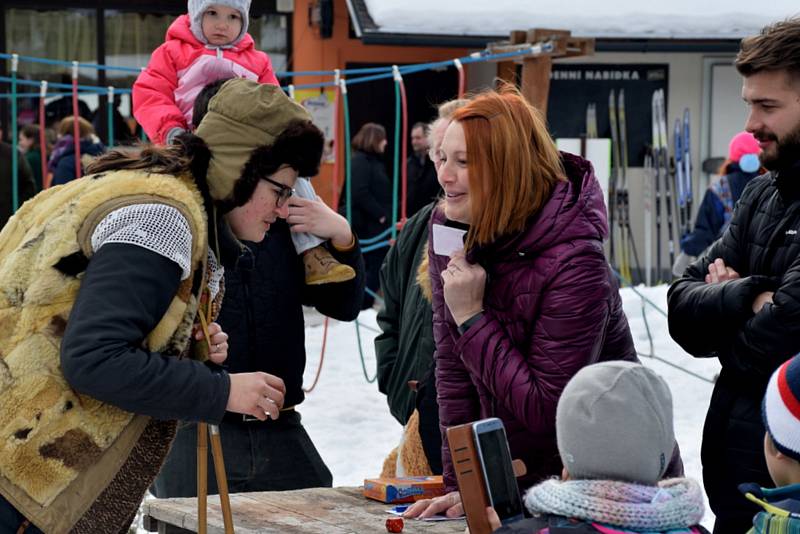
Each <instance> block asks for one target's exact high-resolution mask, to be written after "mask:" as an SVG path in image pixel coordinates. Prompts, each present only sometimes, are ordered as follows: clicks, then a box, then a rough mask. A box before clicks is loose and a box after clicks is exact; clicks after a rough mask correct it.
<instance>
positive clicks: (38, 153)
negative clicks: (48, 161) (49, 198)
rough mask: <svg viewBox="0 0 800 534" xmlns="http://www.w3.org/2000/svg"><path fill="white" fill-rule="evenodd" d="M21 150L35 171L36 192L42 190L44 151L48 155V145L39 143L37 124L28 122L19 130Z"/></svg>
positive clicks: (31, 168)
mask: <svg viewBox="0 0 800 534" xmlns="http://www.w3.org/2000/svg"><path fill="white" fill-rule="evenodd" d="M17 146H19V149H20V151H22V153H23V154H25V161H27V162H28V167H29V168H30V170H31V172H32V173H33V181H34V184H35V186H36V192H39V191H41V190H42V184H43V181H42V152H43V151H44V153H45V157H47V153H48V151H47V147H44V148H42V146H41V144H40V143H39V126H37V125H35V124H26V125H25V126H23V127H22V129H21V130H20V131H19V140H18V141H17Z"/></svg>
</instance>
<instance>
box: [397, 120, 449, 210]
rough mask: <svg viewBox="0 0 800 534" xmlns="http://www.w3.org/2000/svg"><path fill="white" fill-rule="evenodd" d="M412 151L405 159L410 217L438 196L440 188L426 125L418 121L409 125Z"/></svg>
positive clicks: (407, 207)
mask: <svg viewBox="0 0 800 534" xmlns="http://www.w3.org/2000/svg"><path fill="white" fill-rule="evenodd" d="M411 148H412V150H413V153H412V154H411V155H410V156H408V160H407V161H406V176H407V184H408V185H407V195H408V196H407V199H406V216H407V217H411V216H412V215H414V214H415V213H417V212H418V211H419V210H420V209H422V207H423V206H426V205H428V204H430V202H431V201H432V200H434V199H436V198H438V197H439V195H440V194H441V192H442V188H441V187H440V186H439V181H438V180H437V179H436V168H435V167H434V165H433V161H431V158H430V157H428V156H429V152H430V145H429V144H428V125H427V124H425V123H423V122H418V123H416V124H414V126H412V127H411Z"/></svg>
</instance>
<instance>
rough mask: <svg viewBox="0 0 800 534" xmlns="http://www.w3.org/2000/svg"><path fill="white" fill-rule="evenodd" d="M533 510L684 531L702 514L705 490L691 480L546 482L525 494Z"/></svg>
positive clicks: (625, 525)
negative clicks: (646, 483) (649, 484)
mask: <svg viewBox="0 0 800 534" xmlns="http://www.w3.org/2000/svg"><path fill="white" fill-rule="evenodd" d="M525 506H526V507H527V508H528V510H530V512H531V513H534V514H541V513H544V514H552V515H559V516H563V517H571V518H576V519H581V520H584V521H591V522H597V523H602V524H606V525H614V526H618V527H623V528H626V529H630V530H636V531H648V532H653V531H655V532H663V531H668V530H673V529H685V528H687V527H689V526H692V525H696V524H698V523H699V522H700V520H701V519H702V518H703V513H704V511H705V510H704V504H703V492H702V490H701V489H700V485H699V484H698V483H697V482H695V481H694V480H692V479H689V478H673V479H669V480H663V481H661V482H660V483H659V485H658V486H642V485H638V484H632V483H628V482H617V481H613V480H568V481H563V482H562V481H559V480H556V479H551V480H546V481H544V482H542V483H541V484H538V485H536V486H533V487H532V488H530V489H529V490H528V491H527V493H526V494H525Z"/></svg>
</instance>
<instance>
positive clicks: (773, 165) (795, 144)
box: [755, 125, 800, 171]
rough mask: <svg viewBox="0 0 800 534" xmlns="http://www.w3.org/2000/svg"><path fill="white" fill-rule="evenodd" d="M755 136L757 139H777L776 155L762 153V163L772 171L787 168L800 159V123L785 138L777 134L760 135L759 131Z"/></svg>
mask: <svg viewBox="0 0 800 534" xmlns="http://www.w3.org/2000/svg"><path fill="white" fill-rule="evenodd" d="M755 136H756V138H757V139H763V138H768V139H773V140H775V141H776V143H775V150H776V152H777V153H776V154H775V155H774V156H766V155H765V154H764V153H763V152H762V153H761V156H760V158H761V165H763V166H764V168H766V169H769V170H771V171H776V170H780V169H786V168H788V167H791V166H792V165H794V164H795V162H797V160H798V159H800V125H798V126H797V127H796V128H795V129H794V130H792V131H791V132H789V133H788V134H786V136H785V137H784V138H783V139H777V138H776V137H775V135H767V136H759V134H758V133H755Z"/></svg>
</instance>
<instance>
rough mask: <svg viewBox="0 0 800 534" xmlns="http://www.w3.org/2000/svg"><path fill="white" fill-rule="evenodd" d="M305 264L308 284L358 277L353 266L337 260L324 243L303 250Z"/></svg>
mask: <svg viewBox="0 0 800 534" xmlns="http://www.w3.org/2000/svg"><path fill="white" fill-rule="evenodd" d="M303 264H304V265H305V268H306V285H309V286H316V285H320V284H333V283H336V282H347V281H348V280H352V279H353V278H355V277H356V272H355V270H353V268H352V267H350V266H349V265H343V264H341V263H339V262H338V261H336V258H334V257H333V256H331V253H330V252H328V249H326V248H325V247H323V246H322V245H319V246H316V247H314V248H312V249H309V250H307V251H305V252H303Z"/></svg>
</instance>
